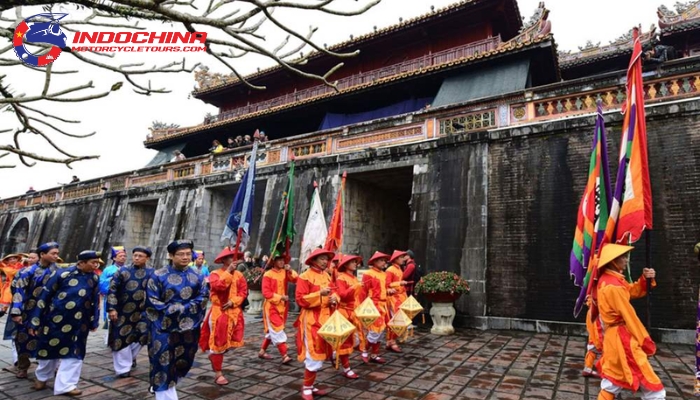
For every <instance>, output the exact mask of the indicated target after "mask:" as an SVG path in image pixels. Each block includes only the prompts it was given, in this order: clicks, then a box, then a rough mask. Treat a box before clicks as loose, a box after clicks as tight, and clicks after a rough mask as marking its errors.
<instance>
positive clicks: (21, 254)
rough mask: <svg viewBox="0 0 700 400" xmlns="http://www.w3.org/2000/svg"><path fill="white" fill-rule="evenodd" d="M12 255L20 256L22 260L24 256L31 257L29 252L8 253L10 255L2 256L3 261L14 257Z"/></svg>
mask: <svg viewBox="0 0 700 400" xmlns="http://www.w3.org/2000/svg"><path fill="white" fill-rule="evenodd" d="M12 257H15V258H19V259H20V260H21V259H23V258H27V257H29V254H25V253H13V254H8V255H6V256H5V257H3V258H2V261H5V260H7V259H8V258H12Z"/></svg>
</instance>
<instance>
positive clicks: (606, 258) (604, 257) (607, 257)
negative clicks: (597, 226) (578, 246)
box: [598, 243, 634, 269]
mask: <svg viewBox="0 0 700 400" xmlns="http://www.w3.org/2000/svg"><path fill="white" fill-rule="evenodd" d="M633 249H634V247H632V246H625V245H622V244H614V243H608V244H606V245H605V246H603V249H602V250H601V251H600V257H599V258H598V268H599V269H600V268H603V267H604V266H606V265H607V264H609V263H610V262H611V261H612V260H614V259H616V258H617V257H620V256H623V255H625V254H627V253H629V252H630V251H632V250H633Z"/></svg>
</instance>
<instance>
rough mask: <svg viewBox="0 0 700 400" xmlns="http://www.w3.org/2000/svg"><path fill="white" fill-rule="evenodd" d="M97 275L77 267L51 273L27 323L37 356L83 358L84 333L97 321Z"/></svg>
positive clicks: (45, 358)
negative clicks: (36, 340) (33, 335)
mask: <svg viewBox="0 0 700 400" xmlns="http://www.w3.org/2000/svg"><path fill="white" fill-rule="evenodd" d="M99 304H100V293H99V278H98V277H97V275H96V274H95V273H94V272H83V271H81V270H79V269H78V267H77V266H75V265H71V266H70V267H68V268H64V269H59V270H57V271H55V272H53V273H52V274H51V277H50V278H49V280H48V282H46V286H45V287H44V290H43V291H42V292H41V294H40V295H39V298H38V300H37V306H36V307H35V308H34V310H33V311H32V313H31V314H30V320H29V326H30V328H32V329H35V330H37V331H38V332H39V333H38V334H37V336H38V338H39V350H38V351H37V359H44V360H55V359H59V358H78V359H81V360H82V359H83V358H85V346H86V344H87V338H88V333H89V332H90V330H92V329H97V325H98V323H99V321H100V317H99V312H100V307H99Z"/></svg>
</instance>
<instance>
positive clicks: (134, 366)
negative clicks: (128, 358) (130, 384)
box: [131, 360, 136, 368]
mask: <svg viewBox="0 0 700 400" xmlns="http://www.w3.org/2000/svg"><path fill="white" fill-rule="evenodd" d="M131 368H136V360H134V362H132V363H131Z"/></svg>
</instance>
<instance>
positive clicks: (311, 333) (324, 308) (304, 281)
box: [294, 267, 338, 361]
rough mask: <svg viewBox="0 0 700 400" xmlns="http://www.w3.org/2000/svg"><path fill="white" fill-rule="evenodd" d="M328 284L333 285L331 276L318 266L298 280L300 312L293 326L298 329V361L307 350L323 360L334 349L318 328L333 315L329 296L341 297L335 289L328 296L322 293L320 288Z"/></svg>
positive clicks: (307, 271)
mask: <svg viewBox="0 0 700 400" xmlns="http://www.w3.org/2000/svg"><path fill="white" fill-rule="evenodd" d="M327 287H332V285H331V278H330V276H329V275H328V274H327V273H326V272H324V271H321V270H319V269H317V268H315V267H311V268H309V269H307V270H306V271H304V273H302V274H301V275H300V276H299V279H298V280H297V291H296V301H297V304H299V307H301V312H300V313H299V318H298V319H297V321H296V322H295V323H294V326H295V327H296V328H297V329H298V331H297V337H296V341H297V358H298V360H299V361H304V359H305V358H306V352H307V351H308V353H309V355H310V357H311V359H312V360H316V361H324V360H326V359H329V358H330V356H331V352H332V350H333V349H331V346H330V345H328V343H326V341H325V340H323V338H322V337H321V336H319V335H318V330H319V329H321V326H322V325H323V324H324V323H325V322H326V321H327V320H328V318H329V317H330V316H331V308H330V298H331V297H335V299H336V301H337V300H338V295H337V294H335V293H333V292H332V291H331V294H330V295H329V296H321V289H323V288H327ZM307 346H308V347H307Z"/></svg>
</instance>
